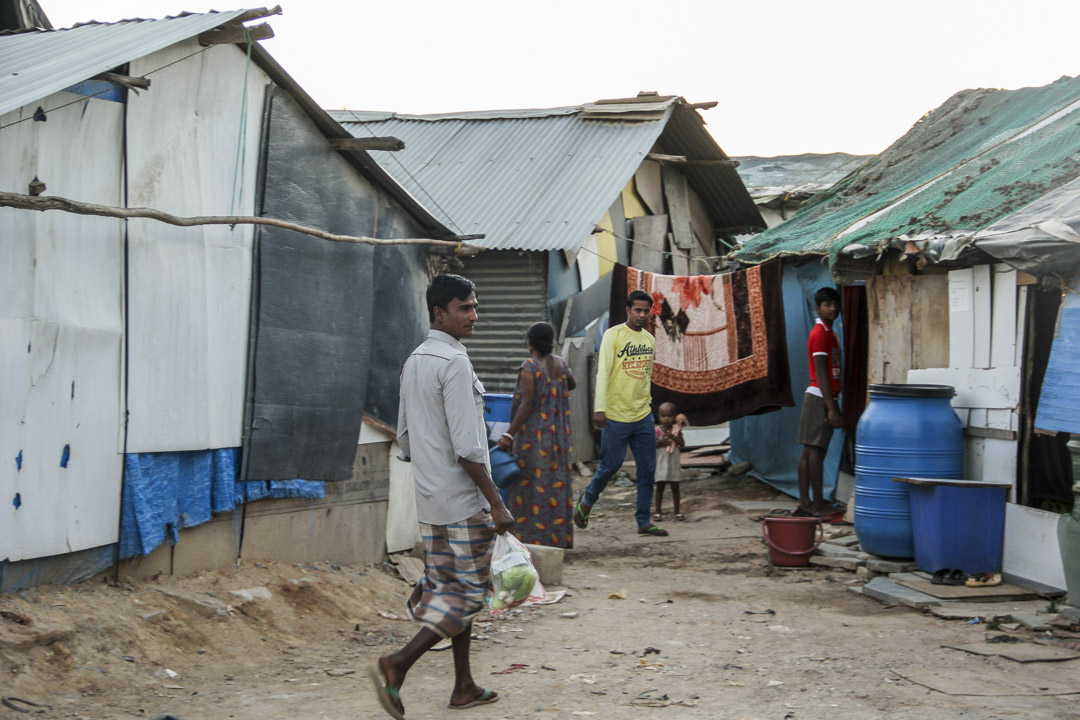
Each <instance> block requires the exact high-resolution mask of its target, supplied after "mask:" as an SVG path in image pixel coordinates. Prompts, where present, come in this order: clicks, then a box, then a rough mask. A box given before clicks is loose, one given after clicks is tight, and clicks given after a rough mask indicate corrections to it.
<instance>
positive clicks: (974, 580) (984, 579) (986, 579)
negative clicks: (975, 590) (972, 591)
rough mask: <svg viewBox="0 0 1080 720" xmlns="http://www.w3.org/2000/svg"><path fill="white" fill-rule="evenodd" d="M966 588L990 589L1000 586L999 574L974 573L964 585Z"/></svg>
mask: <svg viewBox="0 0 1080 720" xmlns="http://www.w3.org/2000/svg"><path fill="white" fill-rule="evenodd" d="M964 584H965V585H967V586H968V587H991V586H993V585H1000V584H1001V573H993V572H981V573H975V574H974V575H972V576H971V577H969V578H968V579H967V582H965V583H964Z"/></svg>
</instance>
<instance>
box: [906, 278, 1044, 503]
mask: <svg viewBox="0 0 1080 720" xmlns="http://www.w3.org/2000/svg"><path fill="white" fill-rule="evenodd" d="M1024 293H1026V288H1018V287H1017V285H1016V271H1015V270H1013V269H1012V268H1010V267H1008V266H1007V265H1004V264H998V265H993V266H990V265H977V266H975V267H973V268H964V269H961V270H952V271H950V272H949V367H948V368H932V369H917V370H910V371H908V376H907V379H908V382H909V383H935V384H943V385H952V386H954V387H955V388H956V390H957V396H956V397H955V398H954V399H953V407H954V408H956V411H957V414H958V415H959V416H960V419H961V421H962V422H963V423H964V426H965V427H966V428H985V429H991V430H1000V431H1006V432H1010V433H1013V435H1014V437H1013V438H1011V439H1004V438H986V437H974V436H970V435H967V436H965V438H964V477H966V478H970V479H974V480H989V481H995V482H1008V483H1012V485H1013V487H1012V490H1010V499H1015V497H1016V470H1017V447H1018V441H1017V439H1016V437H1015V435H1016V434H1017V433H1018V430H1019V427H1020V422H1019V411H1018V408H1019V405H1020V388H1021V371H1020V365H1021V355H1022V348H1023V337H1024V317H1023V314H1022V313H1021V312H1020V311H1019V309H1018V308H1022V307H1023V302H1024V300H1025V294H1024Z"/></svg>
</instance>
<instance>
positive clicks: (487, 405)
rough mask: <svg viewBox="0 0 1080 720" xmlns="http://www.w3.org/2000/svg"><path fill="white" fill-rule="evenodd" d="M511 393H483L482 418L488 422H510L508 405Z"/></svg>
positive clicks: (511, 401)
mask: <svg viewBox="0 0 1080 720" xmlns="http://www.w3.org/2000/svg"><path fill="white" fill-rule="evenodd" d="M513 401H514V396H513V395H506V394H503V393H484V420H486V421H487V422H490V423H497V422H504V423H508V422H510V405H511V403H513Z"/></svg>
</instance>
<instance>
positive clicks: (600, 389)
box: [593, 323, 655, 422]
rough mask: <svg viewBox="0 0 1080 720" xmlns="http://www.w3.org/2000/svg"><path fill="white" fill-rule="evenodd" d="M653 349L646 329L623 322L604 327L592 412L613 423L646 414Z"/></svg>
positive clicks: (634, 420)
mask: <svg viewBox="0 0 1080 720" xmlns="http://www.w3.org/2000/svg"><path fill="white" fill-rule="evenodd" d="M654 348H655V341H654V339H653V336H652V334H651V333H649V331H648V330H636V331H635V330H631V329H630V328H629V327H627V326H626V324H625V323H623V324H621V325H616V326H615V327H613V328H608V330H607V332H605V333H604V339H603V340H601V341H600V358H599V360H598V361H597V367H596V401H595V403H594V404H593V412H602V413H604V414H605V415H607V417H608V419H609V420H615V421H617V422H637V421H638V420H640V419H641V418H643V417H645V416H646V415H648V414H649V411H650V405H651V404H652V369H653V350H654Z"/></svg>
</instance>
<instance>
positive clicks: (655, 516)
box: [652, 512, 664, 522]
mask: <svg viewBox="0 0 1080 720" xmlns="http://www.w3.org/2000/svg"><path fill="white" fill-rule="evenodd" d="M652 519H653V520H655V521H656V522H660V521H661V520H663V519H664V513H658V512H655V513H653V514H652Z"/></svg>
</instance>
